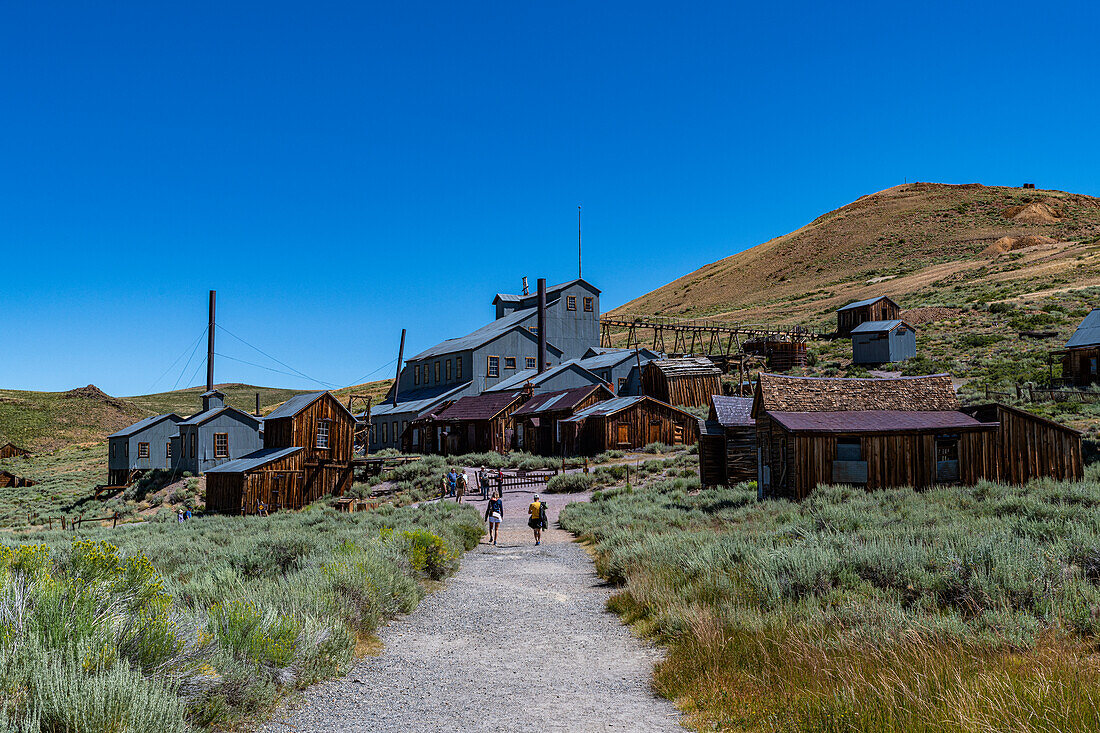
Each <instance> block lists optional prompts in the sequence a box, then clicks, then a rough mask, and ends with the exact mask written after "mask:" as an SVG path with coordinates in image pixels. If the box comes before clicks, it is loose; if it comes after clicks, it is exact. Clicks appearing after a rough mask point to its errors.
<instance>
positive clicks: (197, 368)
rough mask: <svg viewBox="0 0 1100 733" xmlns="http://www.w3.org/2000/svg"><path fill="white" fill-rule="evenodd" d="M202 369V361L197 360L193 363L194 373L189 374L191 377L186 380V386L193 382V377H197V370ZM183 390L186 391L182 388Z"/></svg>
mask: <svg viewBox="0 0 1100 733" xmlns="http://www.w3.org/2000/svg"><path fill="white" fill-rule="evenodd" d="M202 367H203V361H202V359H199V360H198V361H197V362H196V363H195V371H193V372H191V376H190V377H188V379H187V384H188V385H190V384H191V383H192V382H193V381H194V380H195V377H197V376H198V375H199V370H200V369H202ZM173 389H174V388H173ZM184 389H186V387H184Z"/></svg>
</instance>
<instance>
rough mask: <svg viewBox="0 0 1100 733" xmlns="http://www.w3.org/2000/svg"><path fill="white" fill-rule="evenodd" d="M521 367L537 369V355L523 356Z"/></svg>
mask: <svg viewBox="0 0 1100 733" xmlns="http://www.w3.org/2000/svg"><path fill="white" fill-rule="evenodd" d="M523 368H524V369H538V368H539V358H538V357H537V356H527V357H524V361H523Z"/></svg>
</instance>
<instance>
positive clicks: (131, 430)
mask: <svg viewBox="0 0 1100 733" xmlns="http://www.w3.org/2000/svg"><path fill="white" fill-rule="evenodd" d="M171 418H175V419H174V420H173V422H175V423H176V424H179V423H181V422H183V418H182V417H180V416H179V415H177V414H176V413H174V412H166V413H164V414H162V415H153V416H151V417H143V418H142V419H140V420H138V421H137V422H136V423H134V424H133V425H131V426H130V427H128V428H123V429H122V430H119V431H118V432H115V433H111V434H110V435H108V436H107V437H108V438H124V437H126V436H128V435H134V434H135V433H140V432H141V431H142V430H145V429H147V428H151V427H153V426H154V425H156V424H157V423H159V422H160V421H161V420H167V419H171Z"/></svg>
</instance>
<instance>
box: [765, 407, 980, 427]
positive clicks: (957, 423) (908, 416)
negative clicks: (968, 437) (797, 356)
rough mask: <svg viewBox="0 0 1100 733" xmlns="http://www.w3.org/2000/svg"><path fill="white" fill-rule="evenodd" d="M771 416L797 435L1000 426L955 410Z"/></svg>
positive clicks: (837, 412) (803, 413)
mask: <svg viewBox="0 0 1100 733" xmlns="http://www.w3.org/2000/svg"><path fill="white" fill-rule="evenodd" d="M768 416H769V417H770V418H772V419H773V420H775V421H776V422H778V423H779V424H780V425H782V426H783V427H784V428H786V429H787V430H790V431H791V432H795V433H801V432H807V433H895V432H913V431H930V430H973V429H980V428H989V429H992V428H995V427H996V426H997V423H982V422H979V421H977V420H975V419H974V418H972V417H971V416H970V415H967V414H965V413H962V412H958V411H956V410H926V411H923V412H914V411H910V410H836V411H824V412H781V411H769V412H768Z"/></svg>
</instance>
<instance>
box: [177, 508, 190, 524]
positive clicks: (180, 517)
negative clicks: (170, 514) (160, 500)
mask: <svg viewBox="0 0 1100 733" xmlns="http://www.w3.org/2000/svg"><path fill="white" fill-rule="evenodd" d="M190 518H191V507H180V508H179V509H177V510H176V521H177V522H179V523H180V524H183V523H184V522H185V521H187V520H188V519H190Z"/></svg>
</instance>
